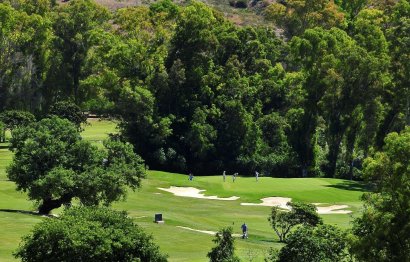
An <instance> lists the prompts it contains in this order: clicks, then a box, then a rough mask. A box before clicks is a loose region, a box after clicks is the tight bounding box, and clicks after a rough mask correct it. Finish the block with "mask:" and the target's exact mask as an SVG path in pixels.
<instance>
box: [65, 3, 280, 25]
mask: <svg viewBox="0 0 410 262" xmlns="http://www.w3.org/2000/svg"><path fill="white" fill-rule="evenodd" d="M60 1H61V0H60ZM61 2H67V1H65V0H63V1H61ZM95 2H97V3H98V4H100V5H102V6H105V7H107V8H108V9H110V10H116V9H119V8H125V7H130V6H141V5H144V6H148V5H149V4H151V3H153V2H156V0H95ZM174 2H177V3H178V4H182V5H183V4H186V3H187V2H188V1H187V0H177V1H174ZM201 2H204V3H206V4H208V5H210V6H213V7H214V8H216V9H217V10H219V11H220V12H222V13H223V14H224V15H225V17H227V18H228V19H229V20H230V21H232V22H233V23H235V24H237V25H242V26H243V25H261V24H266V23H267V24H271V22H268V21H266V20H265V19H264V18H263V16H262V15H261V11H262V10H263V7H264V6H265V5H266V4H267V3H269V2H272V0H268V1H260V0H248V1H247V3H246V5H245V4H243V5H241V4H239V2H240V3H242V2H245V0H243V1H233V0H202V1H201Z"/></svg>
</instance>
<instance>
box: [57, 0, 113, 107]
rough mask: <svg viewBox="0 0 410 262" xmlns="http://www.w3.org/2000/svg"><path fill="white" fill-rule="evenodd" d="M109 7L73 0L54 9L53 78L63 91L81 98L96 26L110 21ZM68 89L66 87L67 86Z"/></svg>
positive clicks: (70, 95)
mask: <svg viewBox="0 0 410 262" xmlns="http://www.w3.org/2000/svg"><path fill="white" fill-rule="evenodd" d="M109 17H110V14H109V12H108V10H107V9H105V8H103V7H102V6H100V5H97V4H96V3H95V2H94V1H91V0H73V1H70V2H69V3H68V4H67V5H61V6H58V7H57V9H56V12H55V13H53V29H54V33H55V36H56V38H55V41H54V46H55V51H56V53H55V56H56V59H55V63H57V64H56V65H54V66H56V67H57V70H55V72H54V75H53V76H52V77H53V81H54V83H55V84H60V85H61V87H60V91H63V92H64V93H63V94H62V95H65V96H69V97H70V98H73V99H74V100H75V101H76V102H79V100H80V97H79V87H80V79H81V76H82V73H83V66H84V62H85V58H86V55H87V52H88V50H89V49H90V39H89V38H90V36H91V34H92V32H93V30H96V29H97V28H101V27H103V26H104V25H105V23H106V22H107V21H108V19H109ZM64 89H66V90H64Z"/></svg>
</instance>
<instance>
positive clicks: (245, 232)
mask: <svg viewBox="0 0 410 262" xmlns="http://www.w3.org/2000/svg"><path fill="white" fill-rule="evenodd" d="M241 228H242V238H243V239H245V238H248V226H247V225H246V224H245V222H244V223H243V224H242V226H241Z"/></svg>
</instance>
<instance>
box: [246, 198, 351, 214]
mask: <svg viewBox="0 0 410 262" xmlns="http://www.w3.org/2000/svg"><path fill="white" fill-rule="evenodd" d="M291 200H292V199H291V198H287V197H266V198H262V199H261V201H262V203H241V205H242V206H268V207H273V206H277V207H279V208H282V209H287V210H290V208H289V207H288V206H287V205H286V203H288V202H290V201H291ZM313 204H314V205H316V206H317V205H325V204H324V203H313ZM348 207H349V206H348V205H332V206H318V207H317V212H318V213H319V214H349V213H352V211H350V210H345V208H348Z"/></svg>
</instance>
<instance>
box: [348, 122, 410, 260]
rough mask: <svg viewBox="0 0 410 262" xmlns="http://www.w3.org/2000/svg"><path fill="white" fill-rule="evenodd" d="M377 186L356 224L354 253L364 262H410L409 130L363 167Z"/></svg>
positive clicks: (367, 197) (388, 142) (391, 139)
mask: <svg viewBox="0 0 410 262" xmlns="http://www.w3.org/2000/svg"><path fill="white" fill-rule="evenodd" d="M364 173H365V176H366V177H367V178H368V179H369V180H370V181H373V182H374V183H375V184H376V187H377V191H376V193H369V194H366V195H365V196H364V197H363V199H364V201H365V206H364V212H363V214H362V215H361V216H360V217H358V218H357V219H356V220H355V224H354V228H353V231H354V233H355V235H356V236H357V241H356V243H355V251H356V253H357V254H358V257H359V258H360V259H361V260H363V261H376V260H377V261H409V259H410V255H409V254H410V238H409V232H410V201H409V199H410V128H409V127H408V128H406V130H404V131H402V132H401V133H400V134H398V133H391V134H389V135H388V136H387V137H386V139H385V146H384V147H383V151H381V152H377V153H376V154H375V155H374V156H372V157H371V158H368V159H366V161H365V163H364Z"/></svg>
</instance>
